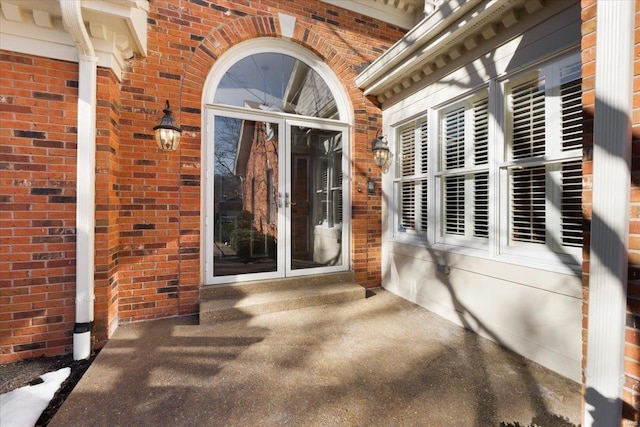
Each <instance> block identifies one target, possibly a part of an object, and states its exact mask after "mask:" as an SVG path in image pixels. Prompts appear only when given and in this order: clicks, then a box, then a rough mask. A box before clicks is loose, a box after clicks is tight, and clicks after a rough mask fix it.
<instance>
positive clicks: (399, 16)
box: [321, 0, 414, 30]
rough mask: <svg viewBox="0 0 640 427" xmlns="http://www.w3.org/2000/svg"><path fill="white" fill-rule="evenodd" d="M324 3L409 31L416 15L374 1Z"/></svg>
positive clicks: (339, 0) (329, 1)
mask: <svg viewBox="0 0 640 427" xmlns="http://www.w3.org/2000/svg"><path fill="white" fill-rule="evenodd" d="M321 1H323V2H324V3H328V4H331V5H333V6H337V7H340V8H342V9H347V10H350V11H351V12H355V13H359V14H361V15H365V16H369V17H371V18H373V19H377V20H379V21H382V22H387V23H389V24H392V25H395V26H397V27H400V28H402V29H404V30H408V29H409V28H411V27H413V24H414V15H413V14H409V13H406V12H403V11H401V10H398V9H396V8H395V7H389V6H384V5H382V4H380V3H378V2H376V1H372V0H349V1H345V0H321Z"/></svg>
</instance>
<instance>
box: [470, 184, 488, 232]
mask: <svg viewBox="0 0 640 427" xmlns="http://www.w3.org/2000/svg"><path fill="white" fill-rule="evenodd" d="M473 191H474V201H473V235H474V237H481V238H488V237H489V172H480V173H476V174H475V175H474V176H473Z"/></svg>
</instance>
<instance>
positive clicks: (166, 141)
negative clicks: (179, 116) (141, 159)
mask: <svg viewBox="0 0 640 427" xmlns="http://www.w3.org/2000/svg"><path fill="white" fill-rule="evenodd" d="M162 111H163V112H164V116H163V117H162V119H161V120H160V123H158V125H157V126H155V127H154V128H153V130H154V132H155V137H156V143H157V144H158V147H160V149H161V150H162V151H176V150H177V149H178V146H179V145H180V135H181V134H182V129H180V128H179V127H177V126H176V123H175V121H174V120H173V116H172V115H171V107H170V106H169V100H167V103H166V104H165V106H164V110H162Z"/></svg>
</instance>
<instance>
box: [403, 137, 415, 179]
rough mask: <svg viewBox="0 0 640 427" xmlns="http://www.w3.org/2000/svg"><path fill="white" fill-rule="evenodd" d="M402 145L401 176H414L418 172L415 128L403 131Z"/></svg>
mask: <svg viewBox="0 0 640 427" xmlns="http://www.w3.org/2000/svg"><path fill="white" fill-rule="evenodd" d="M400 145H401V150H402V156H401V157H400V162H401V165H400V174H401V176H413V175H414V174H415V170H416V136H415V129H414V128H413V127H408V128H406V129H404V130H403V131H402V133H401V134H400Z"/></svg>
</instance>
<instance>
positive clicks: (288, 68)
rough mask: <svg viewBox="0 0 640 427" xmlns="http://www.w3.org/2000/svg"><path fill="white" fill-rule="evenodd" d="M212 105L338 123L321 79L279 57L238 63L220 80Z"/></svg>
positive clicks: (293, 61) (261, 56) (264, 55)
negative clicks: (334, 120)
mask: <svg viewBox="0 0 640 427" xmlns="http://www.w3.org/2000/svg"><path fill="white" fill-rule="evenodd" d="M214 102H215V103H217V104H225V105H234V106H236V107H245V108H254V109H260V110H266V111H276V112H285V113H290V114H299V115H303V116H310V117H322V118H331V119H339V116H338V108H337V104H336V100H335V98H334V97H333V95H332V93H331V90H330V89H329V87H328V86H327V84H326V83H325V81H324V80H323V79H322V77H320V75H319V74H318V73H317V72H316V71H314V70H313V69H312V68H311V67H309V66H308V65H307V64H305V63H304V62H302V61H300V60H298V59H296V58H293V57H291V56H288V55H283V54H281V53H258V54H255V55H251V56H248V57H246V58H244V59H242V60H240V61H238V62H237V63H236V64H234V65H233V66H232V67H231V68H230V69H229V71H227V72H226V73H225V75H224V76H223V77H222V79H221V80H220V84H219V85H218V89H217V90H216V93H215V95H214Z"/></svg>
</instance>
